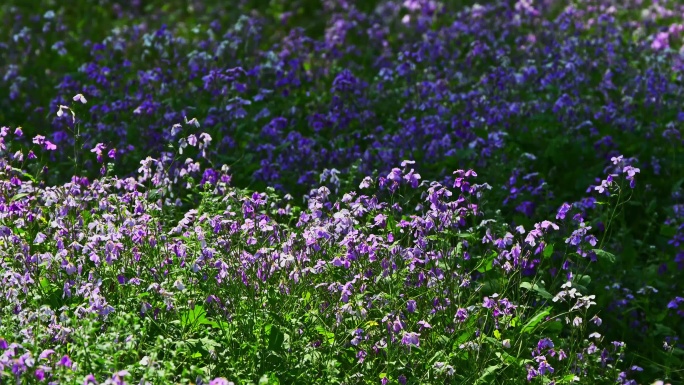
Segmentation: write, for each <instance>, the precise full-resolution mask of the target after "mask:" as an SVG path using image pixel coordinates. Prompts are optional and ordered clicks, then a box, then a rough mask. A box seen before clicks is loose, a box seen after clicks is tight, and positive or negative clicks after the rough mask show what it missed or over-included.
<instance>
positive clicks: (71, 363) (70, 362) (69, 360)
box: [57, 354, 74, 369]
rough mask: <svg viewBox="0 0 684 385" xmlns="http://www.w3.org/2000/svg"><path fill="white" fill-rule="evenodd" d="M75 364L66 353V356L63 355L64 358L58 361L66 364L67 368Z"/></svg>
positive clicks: (59, 363) (62, 364)
mask: <svg viewBox="0 0 684 385" xmlns="http://www.w3.org/2000/svg"><path fill="white" fill-rule="evenodd" d="M73 364H74V363H73V362H72V361H71V358H69V356H67V355H66V354H65V355H64V356H62V358H61V359H60V360H59V362H58V363H57V365H59V366H64V367H65V368H69V369H71V367H72V366H73Z"/></svg>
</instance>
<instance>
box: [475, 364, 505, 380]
mask: <svg viewBox="0 0 684 385" xmlns="http://www.w3.org/2000/svg"><path fill="white" fill-rule="evenodd" d="M499 369H501V364H496V365H490V366H488V367H487V368H486V369H485V370H483V371H482V375H480V378H478V379H477V380H476V381H475V383H476V384H490V383H491V381H490V377H491V376H492V375H493V374H494V373H496V371H497V370H499Z"/></svg>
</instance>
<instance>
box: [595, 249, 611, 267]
mask: <svg viewBox="0 0 684 385" xmlns="http://www.w3.org/2000/svg"><path fill="white" fill-rule="evenodd" d="M592 251H593V252H594V253H596V256H597V257H598V259H599V262H602V263H608V264H611V265H613V264H615V260H616V259H617V258H616V257H615V255H614V254H612V253H609V252H607V251H605V250H601V249H593V250H592Z"/></svg>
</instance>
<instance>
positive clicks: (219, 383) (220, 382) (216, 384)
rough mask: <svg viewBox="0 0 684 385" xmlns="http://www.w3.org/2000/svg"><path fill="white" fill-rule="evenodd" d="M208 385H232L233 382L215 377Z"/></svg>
mask: <svg viewBox="0 0 684 385" xmlns="http://www.w3.org/2000/svg"><path fill="white" fill-rule="evenodd" d="M209 385H234V383H233V382H231V381H228V380H227V379H225V378H224V377H217V378H214V379H213V380H211V381H209Z"/></svg>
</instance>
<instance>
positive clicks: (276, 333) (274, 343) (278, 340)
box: [266, 324, 285, 352]
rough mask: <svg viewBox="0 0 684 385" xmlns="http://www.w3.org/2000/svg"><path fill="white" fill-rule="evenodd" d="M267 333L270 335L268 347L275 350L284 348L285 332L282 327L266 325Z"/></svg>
mask: <svg viewBox="0 0 684 385" xmlns="http://www.w3.org/2000/svg"><path fill="white" fill-rule="evenodd" d="M266 334H267V335H268V349H269V350H272V351H274V352H278V351H282V350H283V342H284V341H285V334H283V332H282V331H281V330H280V328H279V327H278V326H276V325H273V324H268V325H266Z"/></svg>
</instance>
